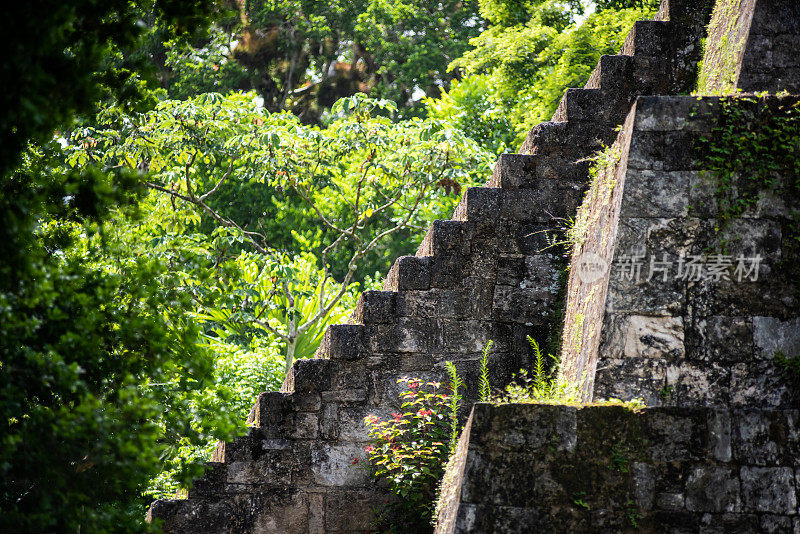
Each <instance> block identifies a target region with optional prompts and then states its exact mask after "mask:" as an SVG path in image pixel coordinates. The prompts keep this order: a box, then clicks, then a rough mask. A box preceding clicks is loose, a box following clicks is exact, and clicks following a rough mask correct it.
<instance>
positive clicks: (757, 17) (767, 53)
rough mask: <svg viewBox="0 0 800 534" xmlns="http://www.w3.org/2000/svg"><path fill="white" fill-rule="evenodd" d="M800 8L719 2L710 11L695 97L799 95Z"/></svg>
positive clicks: (761, 1) (757, 0)
mask: <svg viewBox="0 0 800 534" xmlns="http://www.w3.org/2000/svg"><path fill="white" fill-rule="evenodd" d="M799 50H800V2H795V1H791V0H789V1H787V0H721V1H719V2H717V6H716V8H715V10H714V14H713V17H712V21H711V25H710V27H709V35H708V38H707V41H706V54H705V56H704V60H703V68H702V72H701V75H700V83H699V87H698V91H699V92H700V93H701V94H711V95H719V94H733V93H734V92H736V91H737V90H739V91H744V92H758V91H769V92H771V93H777V92H779V91H782V90H786V91H788V92H790V93H800V54H799V53H798V51H799Z"/></svg>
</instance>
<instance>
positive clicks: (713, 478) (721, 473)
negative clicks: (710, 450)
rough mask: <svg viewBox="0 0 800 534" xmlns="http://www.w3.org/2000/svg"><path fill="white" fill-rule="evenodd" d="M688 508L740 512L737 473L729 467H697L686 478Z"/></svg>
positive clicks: (702, 510)
mask: <svg viewBox="0 0 800 534" xmlns="http://www.w3.org/2000/svg"><path fill="white" fill-rule="evenodd" d="M686 509H687V510H691V511H693V512H712V513H720V512H739V511H740V509H741V502H740V489H739V479H738V477H737V473H735V472H734V471H733V470H732V469H730V468H727V467H713V466H704V467H696V468H694V469H693V470H692V472H691V474H690V475H689V477H688V478H687V479H686Z"/></svg>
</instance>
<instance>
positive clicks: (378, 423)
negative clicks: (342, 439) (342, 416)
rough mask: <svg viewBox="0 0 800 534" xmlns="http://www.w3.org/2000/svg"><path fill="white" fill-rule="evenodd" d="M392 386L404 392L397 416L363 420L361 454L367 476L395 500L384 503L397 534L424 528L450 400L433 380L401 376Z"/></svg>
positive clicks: (446, 440)
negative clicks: (401, 385) (402, 387)
mask: <svg viewBox="0 0 800 534" xmlns="http://www.w3.org/2000/svg"><path fill="white" fill-rule="evenodd" d="M398 382H399V383H404V384H405V385H406V388H407V389H406V390H405V391H403V392H401V393H400V399H401V400H402V401H403V403H402V405H401V406H400V412H393V413H392V414H391V417H389V418H387V419H385V420H383V419H381V418H380V417H377V416H374V415H371V416H369V417H366V418H365V422H366V423H367V427H368V428H369V436H370V439H371V440H372V444H371V445H369V446H368V447H367V449H366V452H367V455H368V459H369V462H370V464H371V466H372V471H371V474H372V476H373V477H375V478H377V479H378V480H380V481H385V482H386V483H388V486H389V490H390V491H391V492H392V493H393V494H395V495H396V496H397V497H398V498H397V499H395V501H394V502H391V503H390V508H391V512H394V513H392V514H391V515H396V516H398V517H397V523H399V524H401V525H403V530H407V531H408V532H424V531H426V530H430V520H431V517H432V514H433V509H434V500H435V497H436V488H437V485H438V483H439V480H441V478H442V475H443V474H444V468H445V465H446V464H447V458H448V456H449V455H450V434H451V417H452V416H451V414H450V405H451V396H450V395H448V394H447V393H446V392H445V388H444V387H443V386H442V385H441V383H439V382H425V383H423V382H421V381H420V380H418V379H415V378H407V377H404V378H401V379H399V380H398ZM455 393H456V394H457V392H455ZM396 531H397V529H396V528H394V529H392V532H396Z"/></svg>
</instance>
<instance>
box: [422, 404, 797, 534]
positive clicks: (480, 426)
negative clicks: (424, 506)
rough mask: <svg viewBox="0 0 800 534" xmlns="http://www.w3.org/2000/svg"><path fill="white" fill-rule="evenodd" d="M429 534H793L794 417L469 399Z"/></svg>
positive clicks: (790, 412)
mask: <svg viewBox="0 0 800 534" xmlns="http://www.w3.org/2000/svg"><path fill="white" fill-rule="evenodd" d="M460 447H461V448H462V450H461V451H459V452H460V455H459V456H458V458H459V459H460V460H461V461H460V462H457V463H454V464H452V465H451V466H450V468H451V471H453V472H460V473H463V477H462V482H463V483H462V484H461V485H460V488H459V491H458V492H457V495H456V499H451V501H450V503H449V504H450V509H449V515H448V518H449V520H448V521H446V522H445V521H442V522H440V523H439V525H438V526H437V529H436V532H437V533H438V534H452V533H467V532H470V533H471V532H494V533H498V534H499V533H509V534H510V533H519V532H564V533H575V532H675V533H677V532H681V533H683V532H686V533H694V532H742V533H745V532H748V533H749V532H773V533H778V532H781V533H787V534H788V533H794V532H797V531H798V529H800V518H798V512H800V510H799V509H798V503H800V493H799V492H798V489H800V487H799V486H798V481H800V414H799V413H798V411H797V410H788V411H782V410H746V409H742V410H727V409H711V408H676V407H671V408H666V407H663V408H648V409H644V410H641V411H638V412H634V411H631V410H629V409H627V408H623V407H615V406H588V407H583V408H575V407H570V406H546V405H535V404H529V405H519V404H517V405H504V406H492V405H488V404H476V405H475V407H474V411H473V415H472V430H471V432H470V438H469V440H462V442H461V444H460Z"/></svg>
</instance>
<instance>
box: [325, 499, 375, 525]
mask: <svg viewBox="0 0 800 534" xmlns="http://www.w3.org/2000/svg"><path fill="white" fill-rule="evenodd" d="M381 497H382V496H381V495H380V494H378V492H376V491H369V490H350V491H329V492H328V494H327V496H326V499H325V532H369V531H370V529H371V527H372V520H373V518H374V512H373V509H372V508H373V505H372V504H371V503H375V502H380V501H381V500H382V499H381Z"/></svg>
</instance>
